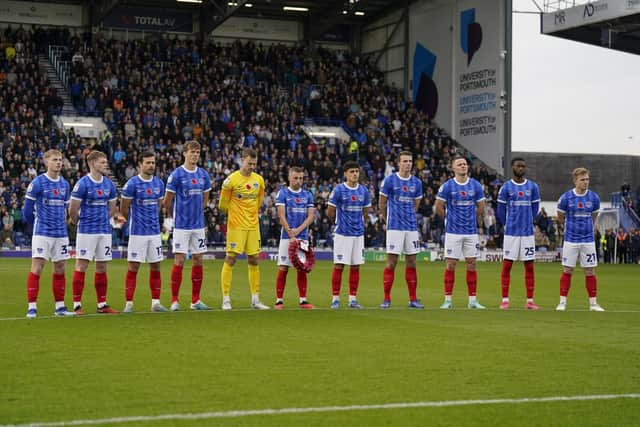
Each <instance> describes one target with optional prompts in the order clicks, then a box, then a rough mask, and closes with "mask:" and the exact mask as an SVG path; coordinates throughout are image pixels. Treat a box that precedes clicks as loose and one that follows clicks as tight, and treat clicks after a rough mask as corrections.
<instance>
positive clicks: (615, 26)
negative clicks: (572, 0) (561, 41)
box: [541, 0, 640, 55]
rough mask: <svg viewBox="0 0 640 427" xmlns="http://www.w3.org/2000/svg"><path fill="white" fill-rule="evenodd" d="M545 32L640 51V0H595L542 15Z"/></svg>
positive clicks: (615, 47)
mask: <svg viewBox="0 0 640 427" xmlns="http://www.w3.org/2000/svg"><path fill="white" fill-rule="evenodd" d="M541 31H542V33H543V34H547V35H551V36H556V37H561V38H565V39H569V40H574V41H578V42H582V43H588V44H592V45H597V46H602V47H606V48H610V49H614V50H620V51H623V52H628V53H634V54H636V55H638V54H640V0H627V2H617V3H611V4H609V3H607V2H605V1H596V2H593V3H586V4H583V5H578V6H574V7H570V8H567V9H558V10H555V11H551V12H549V13H544V14H542V16H541Z"/></svg>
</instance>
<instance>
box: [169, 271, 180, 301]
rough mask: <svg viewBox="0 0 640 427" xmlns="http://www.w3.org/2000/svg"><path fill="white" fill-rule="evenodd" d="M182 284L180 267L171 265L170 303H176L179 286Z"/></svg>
mask: <svg viewBox="0 0 640 427" xmlns="http://www.w3.org/2000/svg"><path fill="white" fill-rule="evenodd" d="M181 284H182V266H181V265H175V264H174V265H173V269H172V270H171V302H176V301H178V294H179V293H180V285H181Z"/></svg>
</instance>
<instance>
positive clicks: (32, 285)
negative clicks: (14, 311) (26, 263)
mask: <svg viewBox="0 0 640 427" xmlns="http://www.w3.org/2000/svg"><path fill="white" fill-rule="evenodd" d="M39 290H40V276H38V275H36V274H33V273H31V272H29V275H28V276H27V302H37V301H38V291H39Z"/></svg>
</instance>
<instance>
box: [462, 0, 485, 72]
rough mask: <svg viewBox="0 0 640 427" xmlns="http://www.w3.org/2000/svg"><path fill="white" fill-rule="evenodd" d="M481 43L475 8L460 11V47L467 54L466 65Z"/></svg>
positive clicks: (480, 32)
mask: <svg viewBox="0 0 640 427" xmlns="http://www.w3.org/2000/svg"><path fill="white" fill-rule="evenodd" d="M481 45H482V26H481V25H480V24H479V23H478V22H476V9H475V8H472V9H467V10H463V11H461V12H460V47H461V48H462V51H463V52H464V53H466V54H467V67H468V66H469V65H471V61H472V60H473V55H475V53H476V52H477V51H478V50H479V49H480V46H481Z"/></svg>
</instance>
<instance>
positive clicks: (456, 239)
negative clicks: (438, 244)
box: [444, 233, 480, 259]
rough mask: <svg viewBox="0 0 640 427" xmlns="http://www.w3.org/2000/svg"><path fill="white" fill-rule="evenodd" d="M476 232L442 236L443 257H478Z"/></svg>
mask: <svg viewBox="0 0 640 427" xmlns="http://www.w3.org/2000/svg"><path fill="white" fill-rule="evenodd" d="M479 246H480V245H479V243H478V235H477V234H451V233H447V234H445V236H444V257H445V258H453V259H462V258H478V247H479Z"/></svg>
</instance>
